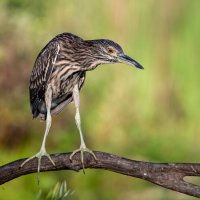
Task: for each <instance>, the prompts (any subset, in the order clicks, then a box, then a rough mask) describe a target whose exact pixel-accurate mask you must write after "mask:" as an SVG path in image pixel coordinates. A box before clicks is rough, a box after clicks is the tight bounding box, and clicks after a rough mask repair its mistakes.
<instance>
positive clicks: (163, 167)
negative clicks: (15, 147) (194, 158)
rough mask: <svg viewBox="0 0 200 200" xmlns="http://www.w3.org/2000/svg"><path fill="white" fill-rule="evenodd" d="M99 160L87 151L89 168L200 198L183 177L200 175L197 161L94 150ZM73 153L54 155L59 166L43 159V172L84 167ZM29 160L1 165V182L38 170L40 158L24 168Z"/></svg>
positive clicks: (196, 187)
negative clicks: (140, 158)
mask: <svg viewBox="0 0 200 200" xmlns="http://www.w3.org/2000/svg"><path fill="white" fill-rule="evenodd" d="M94 153H95V155H96V157H97V159H98V161H95V160H94V158H93V157H92V156H91V155H89V154H88V153H85V157H84V158H85V163H84V166H85V168H96V169H104V170H109V171H113V172H116V173H120V174H124V175H127V176H133V177H136V178H141V179H144V180H147V181H150V182H152V183H155V184H157V185H160V186H162V187H165V188H168V189H171V190H175V191H178V192H181V193H184V194H188V195H190V196H195V197H200V186H198V185H194V184H192V183H189V182H186V181H184V180H183V178H184V177H185V176H200V164H195V163H152V162H142V161H135V160H129V159H126V158H122V157H119V156H116V155H112V154H108V153H103V152H97V151H96V152H94ZM70 154H71V153H62V154H51V158H52V159H53V161H54V162H55V164H56V165H55V166H53V165H52V163H51V162H50V161H49V160H48V159H47V158H45V157H44V158H42V166H41V172H44V171H56V170H74V171H79V170H80V169H82V165H81V163H80V159H79V158H80V154H79V153H77V154H76V155H75V156H74V157H73V158H74V159H73V162H71V161H70V160H69V156H70ZM24 160H25V159H20V160H16V161H14V162H11V163H8V164H6V165H4V166H1V167H0V184H4V183H6V182H8V181H10V180H12V179H15V178H17V177H20V176H22V175H26V174H30V173H34V172H37V159H33V160H31V161H30V162H28V163H27V164H25V165H24V166H23V167H20V165H21V164H22V162H23V161H24Z"/></svg>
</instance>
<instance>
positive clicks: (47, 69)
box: [29, 40, 60, 117]
mask: <svg viewBox="0 0 200 200" xmlns="http://www.w3.org/2000/svg"><path fill="white" fill-rule="evenodd" d="M59 51H60V46H59V43H58V42H57V41H56V40H52V41H50V42H49V43H48V44H47V45H46V46H45V47H44V48H43V49H42V51H41V52H40V54H39V55H38V57H37V59H36V61H35V64H34V66H33V70H32V74H31V78H30V86H29V92H30V104H31V110H32V113H33V117H37V116H38V114H39V111H38V106H39V105H40V103H41V102H42V101H44V96H45V91H46V88H47V83H48V80H49V78H50V75H51V73H52V70H53V67H54V65H55V63H56V59H57V55H58V53H59Z"/></svg>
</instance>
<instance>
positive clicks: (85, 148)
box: [69, 146, 97, 173]
mask: <svg viewBox="0 0 200 200" xmlns="http://www.w3.org/2000/svg"><path fill="white" fill-rule="evenodd" d="M78 152H80V153H81V163H82V167H83V173H85V171H84V169H85V167H84V152H88V153H89V154H91V155H92V156H93V158H94V159H95V160H96V161H97V157H96V156H95V154H94V153H93V151H92V150H90V149H88V148H87V147H85V146H84V147H82V146H80V148H79V149H76V150H75V151H73V152H72V154H71V155H70V156H69V159H70V160H71V161H72V159H73V157H74V155H75V154H76V153H78Z"/></svg>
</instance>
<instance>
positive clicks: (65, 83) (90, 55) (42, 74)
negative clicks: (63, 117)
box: [21, 32, 144, 173]
mask: <svg viewBox="0 0 200 200" xmlns="http://www.w3.org/2000/svg"><path fill="white" fill-rule="evenodd" d="M110 63H125V64H129V65H132V66H135V67H136V68H139V69H144V68H143V66H142V65H141V64H139V63H138V62H137V61H136V60H134V59H133V58H131V57H129V56H127V55H126V54H125V53H124V51H123V49H122V47H121V46H120V45H119V44H117V43H116V42H114V41H112V40H109V39H96V40H84V39H82V38H81V37H79V36H77V35H74V34H72V33H67V32H65V33H61V34H58V35H57V36H55V37H54V38H53V39H52V40H50V41H49V42H48V43H47V45H46V46H45V47H44V48H43V49H42V50H41V51H40V53H39V55H38V56H37V58H36V61H35V63H34V66H33V69H32V73H31V76H30V84H29V93H30V107H31V111H32V115H33V118H37V117H38V118H40V120H41V121H46V128H45V133H44V137H43V140H42V144H41V147H40V150H39V152H38V153H36V154H35V155H33V156H31V157H29V158H28V159H26V160H25V161H24V162H23V163H22V164H21V167H23V166H24V165H25V164H26V163H27V162H29V161H30V160H32V159H34V158H37V159H38V166H37V171H38V173H39V172H40V168H41V158H42V157H43V156H46V157H47V158H48V159H49V160H50V162H51V163H52V164H53V165H54V166H55V163H54V161H53V160H52V158H51V156H50V155H49V154H48V153H47V151H46V140H47V136H48V133H49V130H50V127H51V123H52V115H55V114H58V113H60V112H61V111H62V110H63V109H64V108H65V107H66V106H67V105H68V104H69V103H71V102H73V103H74V105H75V109H76V113H75V122H76V125H77V128H78V131H79V135H80V142H81V144H80V148H78V149H77V150H75V151H73V152H72V154H71V155H70V160H71V161H72V159H73V156H74V155H75V154H76V153H78V152H80V159H81V163H82V165H83V169H84V152H88V153H89V154H91V155H92V157H93V158H94V159H95V160H97V158H96V156H95V154H94V152H93V151H92V150H90V149H88V148H87V146H86V144H85V141H84V137H83V133H82V129H81V117H80V97H79V96H80V90H81V88H82V87H83V84H84V81H85V78H86V73H87V72H88V71H91V70H94V69H95V68H96V67H97V66H99V65H102V64H110Z"/></svg>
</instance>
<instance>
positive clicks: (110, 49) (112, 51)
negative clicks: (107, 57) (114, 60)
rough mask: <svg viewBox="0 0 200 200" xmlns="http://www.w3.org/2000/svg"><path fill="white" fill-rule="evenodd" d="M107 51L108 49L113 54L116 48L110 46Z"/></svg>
mask: <svg viewBox="0 0 200 200" xmlns="http://www.w3.org/2000/svg"><path fill="white" fill-rule="evenodd" d="M107 51H108V53H109V54H113V53H114V52H115V50H114V49H112V48H108V49H107Z"/></svg>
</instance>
